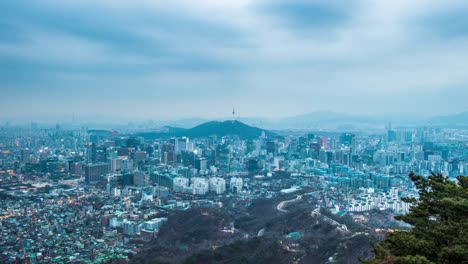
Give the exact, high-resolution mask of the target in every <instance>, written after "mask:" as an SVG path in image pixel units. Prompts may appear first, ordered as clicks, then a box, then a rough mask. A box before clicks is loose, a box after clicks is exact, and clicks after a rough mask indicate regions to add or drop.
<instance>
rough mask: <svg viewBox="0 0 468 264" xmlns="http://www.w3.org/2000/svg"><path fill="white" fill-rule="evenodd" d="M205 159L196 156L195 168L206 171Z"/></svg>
mask: <svg viewBox="0 0 468 264" xmlns="http://www.w3.org/2000/svg"><path fill="white" fill-rule="evenodd" d="M207 167H208V166H207V160H206V159H205V158H198V159H196V160H195V169H197V170H198V172H200V171H206V169H207Z"/></svg>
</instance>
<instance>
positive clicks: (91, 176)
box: [85, 163, 109, 183]
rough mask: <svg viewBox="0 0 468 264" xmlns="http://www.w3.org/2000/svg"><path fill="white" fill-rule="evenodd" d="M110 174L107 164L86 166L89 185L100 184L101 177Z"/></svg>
mask: <svg viewBox="0 0 468 264" xmlns="http://www.w3.org/2000/svg"><path fill="white" fill-rule="evenodd" d="M108 172H109V165H108V164H107V163H95V164H87V165H86V166H85V179H86V182H87V183H92V182H98V181H99V180H100V179H101V176H103V175H105V174H107V173H108Z"/></svg>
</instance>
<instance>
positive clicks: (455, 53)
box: [0, 0, 468, 121]
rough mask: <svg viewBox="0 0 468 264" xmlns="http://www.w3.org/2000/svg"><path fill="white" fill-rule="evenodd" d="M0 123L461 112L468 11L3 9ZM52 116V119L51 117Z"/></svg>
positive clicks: (256, 4)
mask: <svg viewBox="0 0 468 264" xmlns="http://www.w3.org/2000/svg"><path fill="white" fill-rule="evenodd" d="M0 9H1V10H2V11H1V13H2V15H1V16H0V25H2V26H1V28H0V35H1V38H0V65H1V67H2V71H1V72H0V94H1V98H2V102H1V104H0V120H10V121H11V120H13V119H15V118H17V119H24V120H33V119H35V118H39V119H40V118H42V117H44V116H46V117H52V118H51V119H53V117H56V116H59V117H63V116H67V117H71V115H72V113H75V114H76V116H78V117H80V116H86V117H90V118H92V117H93V116H103V117H110V118H115V119H125V120H126V121H128V120H130V119H138V120H145V119H171V118H184V117H203V118H220V117H225V116H229V113H230V111H231V108H232V105H236V108H237V109H238V113H239V114H240V115H241V116H244V117H264V118H281V117H287V116H294V115H299V114H303V113H309V112H315V111H323V110H326V111H335V112H341V113H346V114H350V115H364V116H369V115H411V116H422V117H430V116H437V115H446V114H454V113H459V112H464V111H467V110H468V108H467V104H466V98H468V89H467V85H468V77H467V74H466V69H467V68H468V59H467V58H468V38H467V37H468V19H467V18H466V16H465V14H466V13H467V11H468V3H467V2H466V1H435V0H428V1H424V0H417V1H400V0H398V1H384V2H382V1H378V2H376V1H365V0H352V1H345V2H342V1H285V0H279V1H266V0H260V1H251V0H233V1H210V0H207V1H205V0H203V1H197V2H196V3H194V2H193V1H130V2H129V1H54V0H45V1H2V3H0ZM57 119H60V118H57Z"/></svg>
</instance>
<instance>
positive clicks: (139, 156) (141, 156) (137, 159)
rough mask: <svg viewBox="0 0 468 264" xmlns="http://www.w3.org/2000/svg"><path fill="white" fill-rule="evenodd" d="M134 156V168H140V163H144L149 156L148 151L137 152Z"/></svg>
mask: <svg viewBox="0 0 468 264" xmlns="http://www.w3.org/2000/svg"><path fill="white" fill-rule="evenodd" d="M131 156H132V159H133V161H134V164H133V166H134V167H135V168H139V167H140V163H142V162H144V161H145V160H146V158H147V154H146V151H135V152H133V153H132V154H131Z"/></svg>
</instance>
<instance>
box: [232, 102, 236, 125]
mask: <svg viewBox="0 0 468 264" xmlns="http://www.w3.org/2000/svg"><path fill="white" fill-rule="evenodd" d="M235 121H236V108H235V107H234V106H232V122H233V123H234V122H235Z"/></svg>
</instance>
